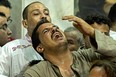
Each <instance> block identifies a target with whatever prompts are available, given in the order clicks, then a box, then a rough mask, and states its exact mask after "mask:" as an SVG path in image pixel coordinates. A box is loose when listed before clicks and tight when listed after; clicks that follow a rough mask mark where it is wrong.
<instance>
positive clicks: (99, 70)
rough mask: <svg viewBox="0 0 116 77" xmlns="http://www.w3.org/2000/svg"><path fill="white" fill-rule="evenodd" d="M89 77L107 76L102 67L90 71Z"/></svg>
mask: <svg viewBox="0 0 116 77" xmlns="http://www.w3.org/2000/svg"><path fill="white" fill-rule="evenodd" d="M89 77H107V74H106V72H105V70H104V69H103V68H102V67H97V66H96V67H94V68H93V69H92V70H91V71H90V73H89Z"/></svg>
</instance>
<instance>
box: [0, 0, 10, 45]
mask: <svg viewBox="0 0 116 77" xmlns="http://www.w3.org/2000/svg"><path fill="white" fill-rule="evenodd" d="M10 12H11V4H10V2H9V1H8V0H0V46H3V45H5V44H6V43H7V42H9V41H10V38H11V34H12V31H11V30H10V29H9V28H8V24H10V23H11V19H10Z"/></svg>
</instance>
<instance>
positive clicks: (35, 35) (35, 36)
mask: <svg viewBox="0 0 116 77" xmlns="http://www.w3.org/2000/svg"><path fill="white" fill-rule="evenodd" d="M44 23H49V21H48V20H47V19H46V18H44V19H41V20H40V21H39V22H38V23H37V25H36V27H35V28H34V30H33V33H32V37H31V39H32V45H33V47H34V49H35V50H36V47H37V46H38V45H39V44H40V43H41V42H40V40H39V36H38V35H39V33H38V32H37V30H38V28H39V27H40V26H41V25H42V24H44ZM36 51H37V50H36ZM39 54H40V55H41V56H42V57H43V53H39Z"/></svg>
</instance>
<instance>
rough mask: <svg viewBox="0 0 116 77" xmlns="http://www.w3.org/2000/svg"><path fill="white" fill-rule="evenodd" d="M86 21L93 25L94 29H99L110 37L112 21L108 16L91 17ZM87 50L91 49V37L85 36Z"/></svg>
mask: <svg viewBox="0 0 116 77" xmlns="http://www.w3.org/2000/svg"><path fill="white" fill-rule="evenodd" d="M85 21H86V22H87V23H88V24H90V25H91V27H93V28H94V29H97V30H99V31H101V32H102V33H104V34H105V35H108V36H109V31H110V27H111V20H110V19H109V18H108V17H107V16H103V15H89V16H87V17H86V18H85ZM84 38H85V39H84V40H85V48H90V47H91V46H90V41H89V37H88V36H85V35H84Z"/></svg>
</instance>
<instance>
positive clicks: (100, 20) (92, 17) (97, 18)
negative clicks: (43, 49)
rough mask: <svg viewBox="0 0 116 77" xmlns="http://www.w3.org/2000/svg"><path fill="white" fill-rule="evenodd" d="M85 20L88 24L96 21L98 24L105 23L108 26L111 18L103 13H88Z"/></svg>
mask: <svg viewBox="0 0 116 77" xmlns="http://www.w3.org/2000/svg"><path fill="white" fill-rule="evenodd" d="M85 21H86V22H87V23H88V24H90V25H91V24H94V22H96V23H98V24H107V25H108V26H109V28H110V26H111V20H110V19H109V18H108V17H106V16H103V15H89V16H87V17H86V19H85Z"/></svg>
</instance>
